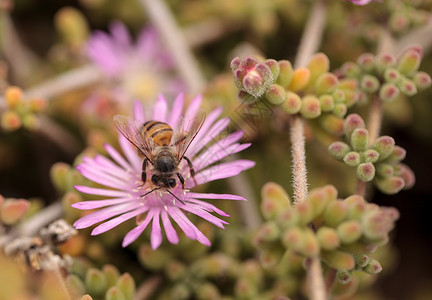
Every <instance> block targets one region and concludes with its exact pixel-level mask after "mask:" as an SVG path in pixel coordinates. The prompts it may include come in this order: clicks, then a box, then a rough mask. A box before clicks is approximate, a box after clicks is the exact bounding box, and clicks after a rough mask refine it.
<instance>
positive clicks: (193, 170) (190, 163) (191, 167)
mask: <svg viewBox="0 0 432 300" xmlns="http://www.w3.org/2000/svg"><path fill="white" fill-rule="evenodd" d="M183 158H184V159H185V160H186V161H187V164H188V166H189V170H190V174H191V176H192V179H193V181H194V182H195V185H198V183H197V182H196V180H195V169H194V167H193V165H192V162H191V161H190V159H189V158H187V156H183Z"/></svg>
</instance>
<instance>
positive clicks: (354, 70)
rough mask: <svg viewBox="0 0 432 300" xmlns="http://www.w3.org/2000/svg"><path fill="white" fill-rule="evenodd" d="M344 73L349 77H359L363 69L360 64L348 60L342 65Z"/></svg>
mask: <svg viewBox="0 0 432 300" xmlns="http://www.w3.org/2000/svg"><path fill="white" fill-rule="evenodd" d="M341 71H342V73H343V74H344V75H345V76H346V77H349V78H357V77H358V76H360V74H361V69H360V67H359V65H358V64H355V63H353V62H346V63H344V64H343V65H342V68H341Z"/></svg>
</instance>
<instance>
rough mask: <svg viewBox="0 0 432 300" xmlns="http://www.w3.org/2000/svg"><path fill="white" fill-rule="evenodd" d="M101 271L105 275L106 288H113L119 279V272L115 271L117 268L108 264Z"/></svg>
mask: <svg viewBox="0 0 432 300" xmlns="http://www.w3.org/2000/svg"><path fill="white" fill-rule="evenodd" d="M102 271H103V272H104V274H105V277H106V279H107V285H108V286H113V285H115V284H116V283H117V280H118V279H119V277H120V272H119V270H118V269H117V267H115V266H114V265H110V264H108V265H104V266H103V267H102Z"/></svg>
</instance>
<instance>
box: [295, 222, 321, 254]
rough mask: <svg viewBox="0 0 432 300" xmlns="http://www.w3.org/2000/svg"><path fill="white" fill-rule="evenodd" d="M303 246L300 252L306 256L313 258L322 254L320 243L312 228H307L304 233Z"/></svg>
mask: <svg viewBox="0 0 432 300" xmlns="http://www.w3.org/2000/svg"><path fill="white" fill-rule="evenodd" d="M303 235H304V237H303V245H302V248H301V249H300V250H299V251H300V252H301V253H302V254H303V255H304V256H307V257H313V256H317V255H318V254H319V253H320V243H319V242H318V239H317V237H316V235H315V233H314V232H313V231H312V229H310V228H308V227H307V228H306V229H305V230H304V232H303Z"/></svg>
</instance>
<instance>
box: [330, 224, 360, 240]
mask: <svg viewBox="0 0 432 300" xmlns="http://www.w3.org/2000/svg"><path fill="white" fill-rule="evenodd" d="M336 230H337V233H338V236H339V239H340V240H341V242H342V243H345V244H349V243H352V242H355V241H357V240H358V239H359V238H360V237H361V235H362V228H361V225H360V223H359V221H357V220H348V221H345V222H342V223H341V224H339V226H338V227H337V229H336Z"/></svg>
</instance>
